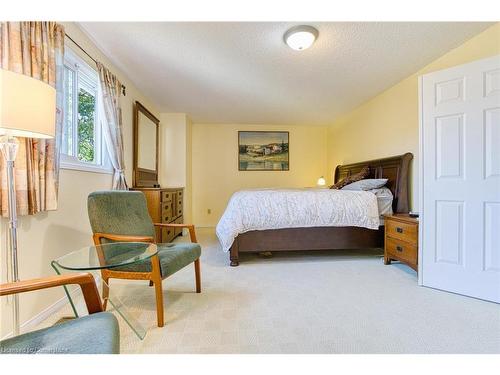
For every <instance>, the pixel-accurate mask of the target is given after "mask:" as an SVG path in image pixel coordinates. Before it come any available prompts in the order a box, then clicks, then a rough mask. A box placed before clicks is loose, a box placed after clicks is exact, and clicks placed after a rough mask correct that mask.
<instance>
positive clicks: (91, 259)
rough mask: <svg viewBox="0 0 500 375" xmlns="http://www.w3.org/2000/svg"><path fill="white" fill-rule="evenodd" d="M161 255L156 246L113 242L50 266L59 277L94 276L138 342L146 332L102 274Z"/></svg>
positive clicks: (68, 295)
mask: <svg viewBox="0 0 500 375" xmlns="http://www.w3.org/2000/svg"><path fill="white" fill-rule="evenodd" d="M157 254H158V249H157V247H156V245H155V244H154V243H147V242H113V243H108V244H102V245H95V246H87V247H84V248H82V249H80V250H77V251H73V252H71V253H69V254H66V255H64V256H62V257H60V258H57V259H55V260H53V261H52V262H51V266H52V268H54V270H55V271H56V273H57V274H59V275H60V274H61V273H64V272H82V271H86V272H90V273H92V275H93V276H94V278H95V280H96V283H97V282H98V280H101V282H102V284H103V287H107V288H108V290H109V294H108V297H107V301H108V302H109V303H110V304H111V306H113V308H114V309H115V310H116V312H117V313H118V314H119V315H120V316H121V317H122V318H123V320H125V322H126V323H127V325H128V326H129V327H130V328H131V329H132V330H133V331H134V332H135V334H136V335H137V336H138V337H139V339H141V340H142V339H143V338H144V337H145V336H146V329H145V328H144V327H143V326H142V325H141V324H140V323H139V322H138V321H137V320H136V319H135V318H133V317H132V315H131V314H130V313H129V312H128V309H127V307H126V306H125V305H124V304H123V303H122V302H121V300H120V299H119V298H118V296H117V295H116V294H115V293H113V292H112V290H111V289H110V288H109V285H107V284H106V283H105V282H104V281H103V280H102V278H101V274H100V271H101V270H103V269H113V268H117V267H122V266H127V265H131V264H134V263H138V262H141V261H145V260H148V259H150V258H152V257H153V256H155V255H157ZM64 291H65V293H66V296H67V297H68V300H69V303H70V305H71V308H72V309H73V312H74V314H75V317H78V316H79V315H78V311H77V309H76V307H75V304H74V302H73V299H72V298H71V293H70V292H69V291H68V289H67V287H66V286H64Z"/></svg>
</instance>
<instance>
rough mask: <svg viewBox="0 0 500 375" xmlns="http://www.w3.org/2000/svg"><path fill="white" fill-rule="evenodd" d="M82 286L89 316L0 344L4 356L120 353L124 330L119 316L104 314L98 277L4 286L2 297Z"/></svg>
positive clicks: (58, 278) (61, 277) (62, 277)
mask: <svg viewBox="0 0 500 375" xmlns="http://www.w3.org/2000/svg"><path fill="white" fill-rule="evenodd" d="M70 284H78V285H80V287H81V288H82V292H83V297H84V299H85V303H86V305H87V310H88V312H89V315H87V316H84V317H81V318H77V319H73V320H69V321H67V322H64V323H60V324H56V325H55V326H52V327H48V328H44V329H41V330H38V331H33V332H28V333H24V334H22V335H19V336H15V337H12V338H9V339H6V340H3V341H0V353H2V354H38V353H43V354H118V353H120V330H119V327H118V321H117V319H116V317H115V316H114V315H113V314H111V313H107V312H102V311H103V306H102V304H101V299H100V297H99V293H98V291H97V287H96V285H95V281H94V278H93V276H92V275H91V274H89V273H80V274H73V275H59V276H52V277H47V278H43V279H34V280H26V281H19V282H15V283H9V284H3V285H0V296H6V295H9V294H17V293H24V292H30V291H34V290H40V289H46V288H52V287H58V286H62V285H70Z"/></svg>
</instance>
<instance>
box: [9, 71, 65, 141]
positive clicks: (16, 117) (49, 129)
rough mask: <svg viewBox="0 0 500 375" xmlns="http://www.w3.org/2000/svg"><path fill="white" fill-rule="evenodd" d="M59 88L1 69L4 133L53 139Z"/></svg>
mask: <svg viewBox="0 0 500 375" xmlns="http://www.w3.org/2000/svg"><path fill="white" fill-rule="evenodd" d="M55 123H56V90H55V89H54V88H53V87H52V86H50V85H48V84H47V83H45V82H42V81H40V80H38V79H35V78H31V77H28V76H26V75H23V74H18V73H14V72H11V71H8V70H4V69H0V135H5V134H9V135H11V136H14V137H30V138H52V137H54V135H55Z"/></svg>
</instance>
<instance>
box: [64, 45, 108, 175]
mask: <svg viewBox="0 0 500 375" xmlns="http://www.w3.org/2000/svg"><path fill="white" fill-rule="evenodd" d="M63 97H64V104H63V106H64V109H63V113H64V116H63V134H62V144H61V167H62V168H66V169H78V170H85V171H93V172H111V163H110V162H109V158H108V154H107V150H106V146H105V143H104V139H103V135H102V131H101V120H103V116H101V111H100V109H101V108H100V107H101V105H100V100H99V77H98V75H97V72H96V70H95V69H92V68H91V67H90V66H89V65H88V64H87V63H86V62H85V61H83V60H82V59H81V58H80V57H79V56H77V55H76V54H75V53H74V52H73V51H72V50H71V49H69V48H66V49H65V53H64V86H63Z"/></svg>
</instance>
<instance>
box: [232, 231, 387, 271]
mask: <svg viewBox="0 0 500 375" xmlns="http://www.w3.org/2000/svg"><path fill="white" fill-rule="evenodd" d="M383 247H384V227H383V226H381V227H379V229H378V230H372V229H366V228H359V227H312V228H284V229H272V230H262V231H251V232H247V233H242V234H240V235H238V237H236V239H235V240H234V243H233V245H232V246H231V249H230V252H229V259H230V261H231V263H230V264H231V266H233V267H235V266H238V265H239V254H240V253H242V252H253V253H255V252H264V251H309V250H337V249H361V248H367V249H369V248H383Z"/></svg>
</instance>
